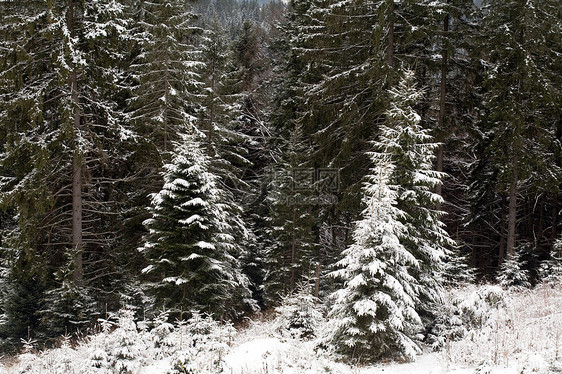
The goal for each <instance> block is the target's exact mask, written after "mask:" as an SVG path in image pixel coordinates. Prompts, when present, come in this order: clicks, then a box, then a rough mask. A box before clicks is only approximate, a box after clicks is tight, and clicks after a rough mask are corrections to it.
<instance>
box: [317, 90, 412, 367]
mask: <svg viewBox="0 0 562 374" xmlns="http://www.w3.org/2000/svg"><path fill="white" fill-rule="evenodd" d="M402 93H405V92H402ZM401 99H402V100H403V99H404V97H401ZM399 136H400V132H398V131H396V130H395V129H392V128H390V127H386V126H383V127H382V128H381V137H380V140H379V141H378V142H377V143H376V149H377V150H378V152H374V153H372V160H373V164H374V166H373V168H372V169H371V173H370V174H369V175H368V176H367V181H366V184H365V187H364V190H363V191H364V198H363V203H364V205H365V210H364V211H363V219H362V220H360V221H359V222H358V223H357V224H356V227H355V229H354V232H353V239H354V243H353V244H352V245H351V246H350V247H348V248H347V249H346V250H345V251H344V252H343V256H344V258H343V259H342V260H340V261H339V262H338V263H337V266H338V267H339V268H340V269H339V270H337V271H335V272H334V273H333V275H334V276H335V277H336V278H338V279H340V280H341V281H342V282H344V286H343V288H342V289H339V290H337V291H336V292H335V293H334V294H333V297H334V299H335V302H334V305H333V306H332V308H331V310H330V312H329V315H328V317H329V326H330V331H331V332H330V335H329V337H328V339H327V341H328V342H329V344H331V345H332V346H334V349H335V351H336V352H338V353H341V354H344V355H345V356H348V357H351V358H352V359H354V360H356V361H359V362H370V361H376V360H380V359H382V358H405V359H413V358H414V357H415V355H416V353H417V352H419V347H418V346H417V344H416V342H415V339H414V336H415V334H416V333H417V332H418V331H419V330H420V329H421V327H422V325H421V319H420V317H419V315H418V313H417V312H416V308H417V306H418V293H419V287H418V286H419V284H418V283H417V281H416V278H415V277H414V276H412V274H411V272H412V269H415V270H421V263H420V261H419V260H418V259H416V257H414V255H413V254H412V252H411V249H410V248H408V247H406V246H405V245H404V244H403V243H405V241H406V240H405V238H406V237H407V235H408V233H409V229H408V220H409V218H410V217H409V216H408V215H407V213H406V212H404V211H402V210H401V209H400V208H399V204H398V201H397V198H398V197H399V195H400V194H399V191H400V189H401V187H400V186H397V185H393V184H392V181H391V180H392V177H393V176H394V175H395V173H396V171H397V170H396V166H395V161H396V153H395V152H396V149H395V148H394V147H395V146H396V144H397V142H398V141H399ZM404 222H406V223H404Z"/></svg>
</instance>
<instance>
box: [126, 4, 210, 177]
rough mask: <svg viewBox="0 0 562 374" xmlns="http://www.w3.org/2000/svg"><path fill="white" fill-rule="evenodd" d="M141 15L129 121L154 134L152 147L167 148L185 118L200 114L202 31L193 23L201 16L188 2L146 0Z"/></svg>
mask: <svg viewBox="0 0 562 374" xmlns="http://www.w3.org/2000/svg"><path fill="white" fill-rule="evenodd" d="M138 13H139V18H140V19H139V27H138V28H137V29H136V30H135V39H136V40H137V42H138V44H139V49H140V51H139V53H138V56H136V57H137V59H136V61H135V62H134V63H133V64H132V65H131V69H133V70H135V71H136V72H137V73H136V76H135V78H136V79H137V81H138V84H137V86H136V87H134V89H133V91H132V97H131V100H130V107H131V108H132V109H133V110H132V112H131V113H130V120H131V122H132V123H133V124H134V126H135V128H136V129H137V131H138V132H139V133H140V134H141V135H143V136H146V137H150V138H151V141H150V142H148V146H150V145H156V151H158V152H159V151H164V152H166V151H169V150H170V147H169V144H170V142H171V141H175V140H178V139H179V135H180V134H182V133H183V132H185V131H186V128H185V123H186V121H191V120H192V119H194V118H195V116H196V109H197V103H198V102H199V100H198V99H197V95H198V94H199V90H200V88H201V82H200V80H199V77H198V74H197V72H196V71H197V69H199V68H200V67H201V64H202V63H201V61H199V59H198V57H197V55H198V53H199V52H198V51H197V50H196V49H195V48H194V45H195V38H196V36H197V35H198V34H200V33H201V29H200V28H199V27H196V26H194V25H193V21H194V19H195V17H196V16H195V15H194V14H193V12H192V11H191V10H190V5H189V3H187V2H185V1H180V0H173V1H162V0H157V1H151V2H141V4H140V6H139V10H138ZM146 151H147V150H145V152H146ZM158 156H159V157H160V158H161V157H163V156H162V155H158V153H157V156H156V158H157V160H158V158H159V157H158ZM152 158H154V155H153V157H152ZM158 164H159V162H157V165H156V169H157V168H159V167H160V165H158Z"/></svg>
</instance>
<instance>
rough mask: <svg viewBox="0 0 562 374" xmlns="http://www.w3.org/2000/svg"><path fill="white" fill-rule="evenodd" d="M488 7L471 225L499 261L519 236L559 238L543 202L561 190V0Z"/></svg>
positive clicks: (541, 243)
mask: <svg viewBox="0 0 562 374" xmlns="http://www.w3.org/2000/svg"><path fill="white" fill-rule="evenodd" d="M483 6H484V11H483V12H482V26H481V30H480V37H481V39H479V48H478V50H477V53H478V54H477V56H478V57H479V58H480V59H481V61H482V66H481V68H482V76H483V79H482V82H481V84H479V93H480V95H481V97H482V103H481V105H480V108H479V109H480V110H479V112H478V113H479V116H478V118H477V122H476V129H475V130H476V132H475V134H477V135H478V138H477V139H476V140H475V146H474V147H475V149H476V150H477V152H478V155H479V157H478V159H477V161H476V162H475V163H474V167H473V170H472V175H471V193H472V194H471V197H472V200H473V201H474V202H473V208H472V210H471V212H470V213H471V214H470V216H469V218H470V219H471V221H472V222H474V223H475V225H474V228H472V230H473V231H479V232H484V234H483V235H482V239H481V240H480V242H479V243H477V244H479V245H483V246H487V248H494V247H495V248H494V252H496V253H497V258H498V262H497V264H498V265H499V264H501V263H502V261H503V260H504V259H508V258H509V256H511V255H512V254H513V253H515V252H516V251H517V250H518V248H519V244H518V243H519V242H520V243H523V242H524V241H529V242H533V246H534V247H535V248H536V250H537V251H538V250H540V249H543V248H544V247H545V244H547V245H551V244H552V242H553V241H554V239H555V238H556V236H555V237H552V236H551V237H550V238H545V235H544V233H545V230H544V227H545V224H548V223H546V221H547V220H549V218H550V217H548V216H550V214H548V213H546V212H548V211H547V210H546V209H545V208H546V206H548V205H550V204H552V206H556V205H557V202H556V201H557V199H558V195H559V193H560V191H559V181H560V178H561V177H560V175H561V174H560V171H561V169H560V162H559V161H560V160H559V159H558V157H557V154H559V151H558V150H557V149H559V145H557V144H559V143H558V142H559V135H560V129H559V123H560V121H559V118H560V105H559V104H558V103H559V102H560V89H559V87H560V84H559V82H560V80H559V79H560V78H559V74H558V71H559V66H560V65H559V64H560V62H559V60H560V59H559V58H558V57H557V50H559V49H560V46H561V44H560V43H561V40H560V27H561V26H560V22H559V17H557V16H556V15H557V14H559V4H558V2H556V1H530V2H529V1H516V0H514V1H493V0H491V1H486V2H484V3H483ZM554 108H556V109H554ZM552 200H553V202H551V201H552ZM482 207H484V208H485V209H486V210H487V211H482V210H481V208H482ZM554 209H555V210H556V209H557V208H554ZM522 212H530V213H526V214H524V215H523V214H522ZM549 213H550V212H549ZM547 214H548V215H547ZM523 216H525V218H523ZM541 217H542V218H541ZM555 217H556V215H554V218H550V220H552V221H553V222H552V225H553V227H556V226H557V223H556V218H555ZM522 219H525V220H526V223H525V224H519V222H521V220H522ZM476 224H478V226H477V225H476ZM535 225H536V226H535ZM498 228H499V230H498ZM555 231H556V230H552V231H551V232H555ZM536 232H541V234H540V235H538V236H537V235H536V234H535V233H536ZM488 238H490V239H491V240H488ZM498 243H499V245H498ZM541 247H542V248H541ZM496 248H497V250H496ZM496 253H494V255H495V254H496ZM487 256H488V257H491V256H490V255H489V254H488V255H487ZM494 257H495V256H494ZM494 265H495V264H494Z"/></svg>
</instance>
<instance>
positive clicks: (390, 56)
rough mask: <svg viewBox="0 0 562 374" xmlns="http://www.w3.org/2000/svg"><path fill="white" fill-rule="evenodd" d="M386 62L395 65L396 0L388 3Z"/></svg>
mask: <svg viewBox="0 0 562 374" xmlns="http://www.w3.org/2000/svg"><path fill="white" fill-rule="evenodd" d="M386 63H387V64H388V65H389V66H394V0H390V1H389V3H388V46H387V48H386Z"/></svg>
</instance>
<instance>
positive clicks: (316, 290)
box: [314, 261, 321, 299]
mask: <svg viewBox="0 0 562 374" xmlns="http://www.w3.org/2000/svg"><path fill="white" fill-rule="evenodd" d="M320 270H321V268H320V261H318V262H317V263H316V280H315V282H314V297H315V298H317V299H318V297H319V295H320V273H321V271H320Z"/></svg>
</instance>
